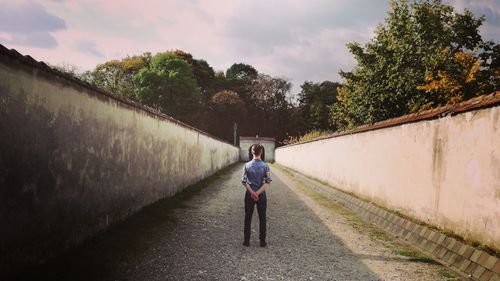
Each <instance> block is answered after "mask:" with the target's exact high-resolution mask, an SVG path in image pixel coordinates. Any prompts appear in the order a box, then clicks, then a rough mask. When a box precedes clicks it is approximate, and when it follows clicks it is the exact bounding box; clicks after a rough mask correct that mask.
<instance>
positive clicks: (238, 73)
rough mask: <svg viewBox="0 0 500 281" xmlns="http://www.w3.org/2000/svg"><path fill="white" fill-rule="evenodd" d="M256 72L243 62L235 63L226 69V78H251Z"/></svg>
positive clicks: (255, 76)
mask: <svg viewBox="0 0 500 281" xmlns="http://www.w3.org/2000/svg"><path fill="white" fill-rule="evenodd" d="M257 74H258V72H257V70H256V69H255V68H254V67H253V66H251V65H249V64H244V63H235V64H233V65H231V67H229V68H228V69H227V70H226V78H227V79H234V80H253V79H255V78H257Z"/></svg>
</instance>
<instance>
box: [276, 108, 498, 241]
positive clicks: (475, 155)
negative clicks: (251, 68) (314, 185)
mask: <svg viewBox="0 0 500 281" xmlns="http://www.w3.org/2000/svg"><path fill="white" fill-rule="evenodd" d="M275 154H276V161H277V162H278V163H280V164H282V165H284V166H288V167H290V168H293V169H295V170H297V171H300V172H302V173H304V174H306V175H309V176H312V177H315V178H318V179H320V180H323V181H325V182H328V183H330V184H331V185H333V186H336V187H338V188H340V189H342V190H345V191H348V192H353V193H354V194H356V195H358V196H360V197H362V198H365V199H368V200H371V201H373V202H375V203H377V204H379V205H382V206H384V207H387V208H390V209H392V210H397V211H399V212H401V213H403V214H405V215H408V216H410V217H413V218H417V219H420V220H422V221H425V222H427V223H429V224H431V225H434V226H437V227H439V228H441V229H445V230H450V231H452V232H454V233H456V234H458V235H460V236H462V237H465V238H467V239H471V240H476V241H479V242H482V243H484V244H486V245H489V246H492V247H494V248H496V249H500V106H496V107H490V108H485V109H481V110H475V111H469V112H465V113H462V114H458V115H455V116H448V117H444V118H440V119H435V120H428V121H420V122H415V123H407V124H402V125H398V126H394V127H388V128H383V129H378V130H372V131H367V132H361V133H355V134H351V135H344V136H338V137H333V138H327V139H323V140H318V141H313V142H308V143H303V144H298V145H291V146H285V147H280V148H277V149H276V151H275Z"/></svg>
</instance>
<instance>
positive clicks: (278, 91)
mask: <svg viewBox="0 0 500 281" xmlns="http://www.w3.org/2000/svg"><path fill="white" fill-rule="evenodd" d="M290 88H291V83H290V82H289V81H287V80H286V79H283V78H279V77H272V76H269V75H265V74H258V75H257V77H256V78H255V79H254V80H253V81H252V83H251V84H250V85H248V88H247V89H248V93H247V95H246V98H247V100H248V101H247V102H246V103H245V105H246V107H247V110H248V116H249V119H250V122H248V123H247V124H243V125H244V126H243V129H244V130H246V132H247V133H248V134H249V135H255V134H259V135H261V136H263V135H267V136H274V137H275V138H276V140H277V141H278V142H280V141H282V140H283V139H284V138H285V137H286V136H287V133H288V132H289V131H290V130H292V129H293V125H292V124H291V122H290V108H291V104H290V102H289V100H290V99H289V94H290Z"/></svg>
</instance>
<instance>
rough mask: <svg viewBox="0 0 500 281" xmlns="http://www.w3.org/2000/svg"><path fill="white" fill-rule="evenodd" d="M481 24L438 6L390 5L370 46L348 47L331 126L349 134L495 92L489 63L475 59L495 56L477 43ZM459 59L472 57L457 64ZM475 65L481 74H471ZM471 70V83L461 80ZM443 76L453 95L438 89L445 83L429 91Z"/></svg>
mask: <svg viewBox="0 0 500 281" xmlns="http://www.w3.org/2000/svg"><path fill="white" fill-rule="evenodd" d="M483 21H484V18H482V17H480V18H476V17H474V15H473V14H472V13H471V12H469V11H467V10H466V11H465V12H464V13H463V14H459V13H455V12H454V10H453V7H452V6H450V5H445V4H442V3H441V1H440V0H425V1H424V0H423V1H415V2H413V1H412V2H410V3H409V2H408V1H405V0H401V1H392V2H391V10H390V11H389V13H388V16H387V18H386V20H385V24H382V25H380V26H379V27H378V28H377V30H376V32H375V37H374V38H373V39H372V40H371V41H370V42H369V43H367V44H366V45H364V46H361V45H360V44H358V43H350V44H348V48H349V50H350V52H351V53H352V54H353V55H354V57H355V59H356V67H355V68H354V70H353V71H350V72H341V76H342V77H343V79H344V86H343V87H342V89H341V90H340V91H339V96H338V100H339V102H338V103H336V104H334V105H333V106H331V121H332V123H333V124H334V125H335V126H336V127H337V128H340V129H345V128H350V127H354V126H358V125H361V124H367V123H374V122H377V121H381V120H384V119H388V118H393V117H397V116H401V115H404V114H408V113H412V112H418V111H420V110H423V109H426V108H430V107H435V106H440V105H444V104H447V103H451V102H457V101H460V100H463V99H466V98H469V97H472V96H476V95H480V94H485V93H489V92H490V91H492V90H494V89H495V87H498V78H492V76H494V75H493V74H492V73H493V72H492V71H491V68H492V67H491V59H490V61H489V62H487V61H483V60H479V59H481V58H482V59H484V58H486V57H487V56H489V57H490V58H491V57H494V56H498V55H493V53H494V51H493V50H495V48H498V47H495V44H494V43H493V45H491V44H490V45H488V44H486V43H484V42H483V41H482V39H481V36H480V35H479V31H478V28H479V27H480V26H481V24H482V22H483ZM486 48H489V49H488V51H486ZM481 52H482V53H481ZM488 52H489V53H488ZM459 53H464V54H469V55H470V56H471V57H470V58H467V59H464V57H463V56H462V60H461V59H460V58H458V59H457V54H459ZM459 56H460V55H459ZM460 60H461V61H460ZM464 61H467V63H465V64H464V63H462V62H464ZM476 61H479V64H480V65H481V67H482V68H481V69H477V67H476V70H474V69H472V67H474V64H475V63H476ZM476 65H477V64H476ZM471 70H472V71H475V73H474V75H473V76H474V79H472V80H469V81H467V79H462V78H464V77H462V76H463V74H464V73H470V71H471ZM440 73H441V74H440ZM444 73H447V74H448V76H447V77H448V78H449V79H448V80H447V81H451V80H453V82H454V83H458V84H460V85H458V88H459V90H456V91H455V93H453V94H450V93H449V91H450V87H445V86H443V85H445V84H446V83H442V86H443V87H432V86H429V84H430V83H432V82H433V81H434V82H435V81H437V80H439V79H441V78H442V77H441V78H440V76H443V75H444ZM465 78H466V77H465ZM495 79H496V80H495ZM471 81H474V83H470V82H471ZM495 81H496V82H495ZM442 82H446V81H442ZM495 83H497V84H496V85H495ZM465 84H467V85H465ZM426 85H427V86H429V87H425V86H426ZM456 86H457V85H454V87H455V88H456Z"/></svg>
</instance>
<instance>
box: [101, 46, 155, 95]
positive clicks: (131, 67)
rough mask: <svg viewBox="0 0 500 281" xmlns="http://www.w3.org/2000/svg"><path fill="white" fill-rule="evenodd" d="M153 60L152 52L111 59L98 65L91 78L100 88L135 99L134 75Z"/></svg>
mask: <svg viewBox="0 0 500 281" xmlns="http://www.w3.org/2000/svg"><path fill="white" fill-rule="evenodd" d="M150 61H151V53H144V54H143V55H141V56H132V57H130V56H128V57H126V58H123V59H121V60H111V61H107V62H105V63H103V64H100V65H98V66H96V68H95V69H94V70H93V71H92V73H91V77H92V78H91V80H92V83H94V84H95V85H96V86H98V87H99V88H101V89H103V90H105V91H108V92H111V93H114V94H116V95H118V96H120V97H122V98H125V99H132V100H135V99H136V97H135V95H134V91H135V84H134V80H133V78H134V76H135V75H136V74H137V73H138V72H139V70H141V69H142V68H144V67H147V66H148V65H149V63H150Z"/></svg>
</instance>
